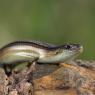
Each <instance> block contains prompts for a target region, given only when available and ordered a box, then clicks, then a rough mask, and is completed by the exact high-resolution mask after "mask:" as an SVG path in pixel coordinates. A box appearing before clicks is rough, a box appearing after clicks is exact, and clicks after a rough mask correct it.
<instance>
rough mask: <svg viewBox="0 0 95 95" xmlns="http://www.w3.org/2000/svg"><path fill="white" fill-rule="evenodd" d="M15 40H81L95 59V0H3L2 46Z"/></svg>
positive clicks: (0, 6) (0, 11) (0, 14)
mask: <svg viewBox="0 0 95 95" xmlns="http://www.w3.org/2000/svg"><path fill="white" fill-rule="evenodd" d="M14 40H40V41H44V42H50V43H54V44H64V43H80V44H82V45H83V46H84V53H83V54H82V55H81V56H80V58H82V59H91V60H92V59H93V60H94V59H95V52H94V51H95V42H94V41H95V0H0V47H2V46H3V45H5V44H7V43H9V42H11V41H14Z"/></svg>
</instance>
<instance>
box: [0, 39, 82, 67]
mask: <svg viewBox="0 0 95 95" xmlns="http://www.w3.org/2000/svg"><path fill="white" fill-rule="evenodd" d="M82 51H83V46H81V45H79V44H65V45H59V46H56V45H52V44H47V43H42V42H38V41H16V42H12V43H9V44H8V45H6V46H4V47H2V48H1V49H0V64H1V65H5V66H7V65H8V66H9V67H11V66H18V65H20V64H23V63H24V62H29V63H31V62H33V61H35V60H36V62H38V63H50V64H53V63H60V62H65V61H67V60H70V59H72V58H74V57H76V56H77V55H79V54H80V53H81V52H82ZM10 69H12V68H10Z"/></svg>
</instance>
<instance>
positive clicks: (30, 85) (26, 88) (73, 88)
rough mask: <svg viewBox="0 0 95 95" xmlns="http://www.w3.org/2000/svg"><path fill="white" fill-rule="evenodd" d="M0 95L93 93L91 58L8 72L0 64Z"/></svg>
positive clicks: (94, 70) (94, 68)
mask: <svg viewBox="0 0 95 95" xmlns="http://www.w3.org/2000/svg"><path fill="white" fill-rule="evenodd" d="M0 95H95V61H85V60H76V61H73V62H71V63H61V64H60V65H51V64H50V65H49V64H45V65H44V64H41V65H38V64H37V65H36V70H35V71H33V70H32V69H31V68H30V70H29V69H26V70H23V71H21V72H20V73H13V74H12V75H11V76H7V75H6V74H5V73H4V70H3V69H2V68H0Z"/></svg>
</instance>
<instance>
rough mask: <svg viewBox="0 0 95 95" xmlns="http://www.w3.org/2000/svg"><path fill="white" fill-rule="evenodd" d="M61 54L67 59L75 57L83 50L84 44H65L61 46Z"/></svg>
mask: <svg viewBox="0 0 95 95" xmlns="http://www.w3.org/2000/svg"><path fill="white" fill-rule="evenodd" d="M60 50H61V52H62V53H61V56H62V57H63V59H65V60H69V59H74V58H75V57H77V56H78V55H79V54H80V53H82V52H83V46H82V45H80V44H65V45H63V46H61V48H60Z"/></svg>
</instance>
